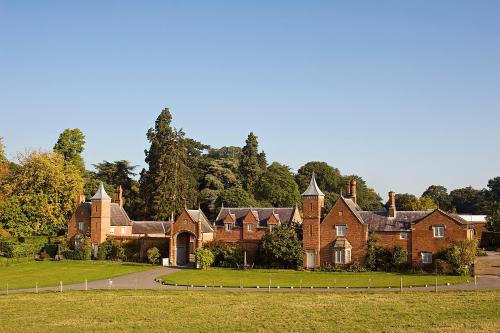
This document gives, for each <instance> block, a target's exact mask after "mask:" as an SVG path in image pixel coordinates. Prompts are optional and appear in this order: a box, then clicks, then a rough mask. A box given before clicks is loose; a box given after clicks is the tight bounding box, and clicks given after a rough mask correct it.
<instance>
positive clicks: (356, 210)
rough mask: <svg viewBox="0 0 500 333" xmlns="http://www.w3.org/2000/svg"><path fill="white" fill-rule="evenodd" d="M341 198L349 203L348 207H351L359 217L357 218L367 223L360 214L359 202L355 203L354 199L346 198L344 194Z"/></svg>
mask: <svg viewBox="0 0 500 333" xmlns="http://www.w3.org/2000/svg"><path fill="white" fill-rule="evenodd" d="M340 199H341V200H343V201H344V202H345V204H346V205H347V207H349V209H350V210H351V212H353V214H354V215H355V216H356V217H357V219H358V220H359V221H360V222H361V223H365V222H364V220H363V218H362V217H361V215H360V214H359V206H358V205H357V204H355V203H354V201H352V200H351V199H347V198H344V197H343V196H341V197H340Z"/></svg>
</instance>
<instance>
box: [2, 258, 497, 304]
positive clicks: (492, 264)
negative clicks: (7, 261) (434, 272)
mask: <svg viewBox="0 0 500 333" xmlns="http://www.w3.org/2000/svg"><path fill="white" fill-rule="evenodd" d="M178 270H179V268H170V267H163V268H158V269H151V270H148V271H143V272H138V273H132V274H128V275H123V276H118V277H114V278H111V279H106V280H99V281H91V282H88V283H87V285H85V283H79V284H72V285H68V286H63V290H64V291H68V290H86V289H88V290H91V289H101V290H102V289H129V290H130V289H153V290H154V289H157V290H160V289H163V290H233V291H240V290H241V291H254V292H259V291H260V292H267V291H269V290H268V288H266V287H263V288H260V289H257V288H214V287H207V288H205V287H186V286H183V287H181V286H168V285H162V284H160V283H158V282H156V281H154V279H155V278H156V277H158V276H161V275H168V274H171V273H173V272H176V271H178ZM476 274H477V275H478V276H477V286H476V285H475V283H474V279H472V278H471V282H470V283H463V284H455V285H450V286H444V285H440V286H438V290H439V291H446V290H475V289H477V290H494V289H500V253H499V252H488V256H485V257H479V258H478V259H477V263H476ZM271 290H272V291H288V292H291V291H295V292H297V291H299V289H298V288H295V289H292V288H281V289H278V288H272V289H271ZM368 290H370V291H384V292H399V291H400V289H399V288H397V287H396V288H394V287H393V288H370V289H369V288H331V289H329V288H314V289H312V288H302V289H300V291H335V292H352V291H368ZM404 290H406V291H435V286H433V285H429V286H428V287H414V288H409V287H406V286H405V287H404ZM38 291H40V292H42V291H60V287H59V286H56V287H45V288H39V289H38ZM33 292H36V290H35V289H34V288H30V289H17V290H11V291H10V293H33ZM5 293H6V291H5V290H2V291H0V294H5Z"/></svg>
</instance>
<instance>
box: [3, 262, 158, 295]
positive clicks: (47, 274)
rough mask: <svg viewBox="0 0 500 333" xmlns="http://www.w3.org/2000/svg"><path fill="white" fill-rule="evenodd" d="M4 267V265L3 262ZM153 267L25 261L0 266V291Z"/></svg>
mask: <svg viewBox="0 0 500 333" xmlns="http://www.w3.org/2000/svg"><path fill="white" fill-rule="evenodd" d="M4 264H5V263H4ZM151 268H156V267H155V266H151V265H145V264H135V263H120V262H108V261H79V260H75V261H73V260H64V261H25V262H20V263H13V264H11V265H8V266H7V265H2V266H0V290H4V289H6V287H7V284H8V285H9V289H11V290H12V289H23V288H34V287H35V284H36V283H38V286H39V287H49V286H56V285H58V284H59V281H63V283H64V284H65V285H68V284H73V283H83V282H84V281H85V279H86V280H88V281H95V280H101V279H106V278H110V277H115V276H119V275H124V274H129V273H135V272H139V271H144V270H148V269H151Z"/></svg>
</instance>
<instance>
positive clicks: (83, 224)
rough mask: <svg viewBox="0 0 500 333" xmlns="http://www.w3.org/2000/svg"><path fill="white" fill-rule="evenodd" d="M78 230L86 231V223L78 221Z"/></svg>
mask: <svg viewBox="0 0 500 333" xmlns="http://www.w3.org/2000/svg"><path fill="white" fill-rule="evenodd" d="M78 230H80V231H85V223H84V222H78Z"/></svg>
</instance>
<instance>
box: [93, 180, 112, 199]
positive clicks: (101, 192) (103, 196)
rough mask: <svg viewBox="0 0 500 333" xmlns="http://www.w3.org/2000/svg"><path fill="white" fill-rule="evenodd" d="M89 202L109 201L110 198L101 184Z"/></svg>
mask: <svg viewBox="0 0 500 333" xmlns="http://www.w3.org/2000/svg"><path fill="white" fill-rule="evenodd" d="M90 200H111V198H110V197H109V195H108V194H107V193H106V190H105V189H104V185H103V184H102V183H101V184H100V185H99V189H98V190H97V192H96V193H95V194H94V196H93V197H92V198H91V199H90Z"/></svg>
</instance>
